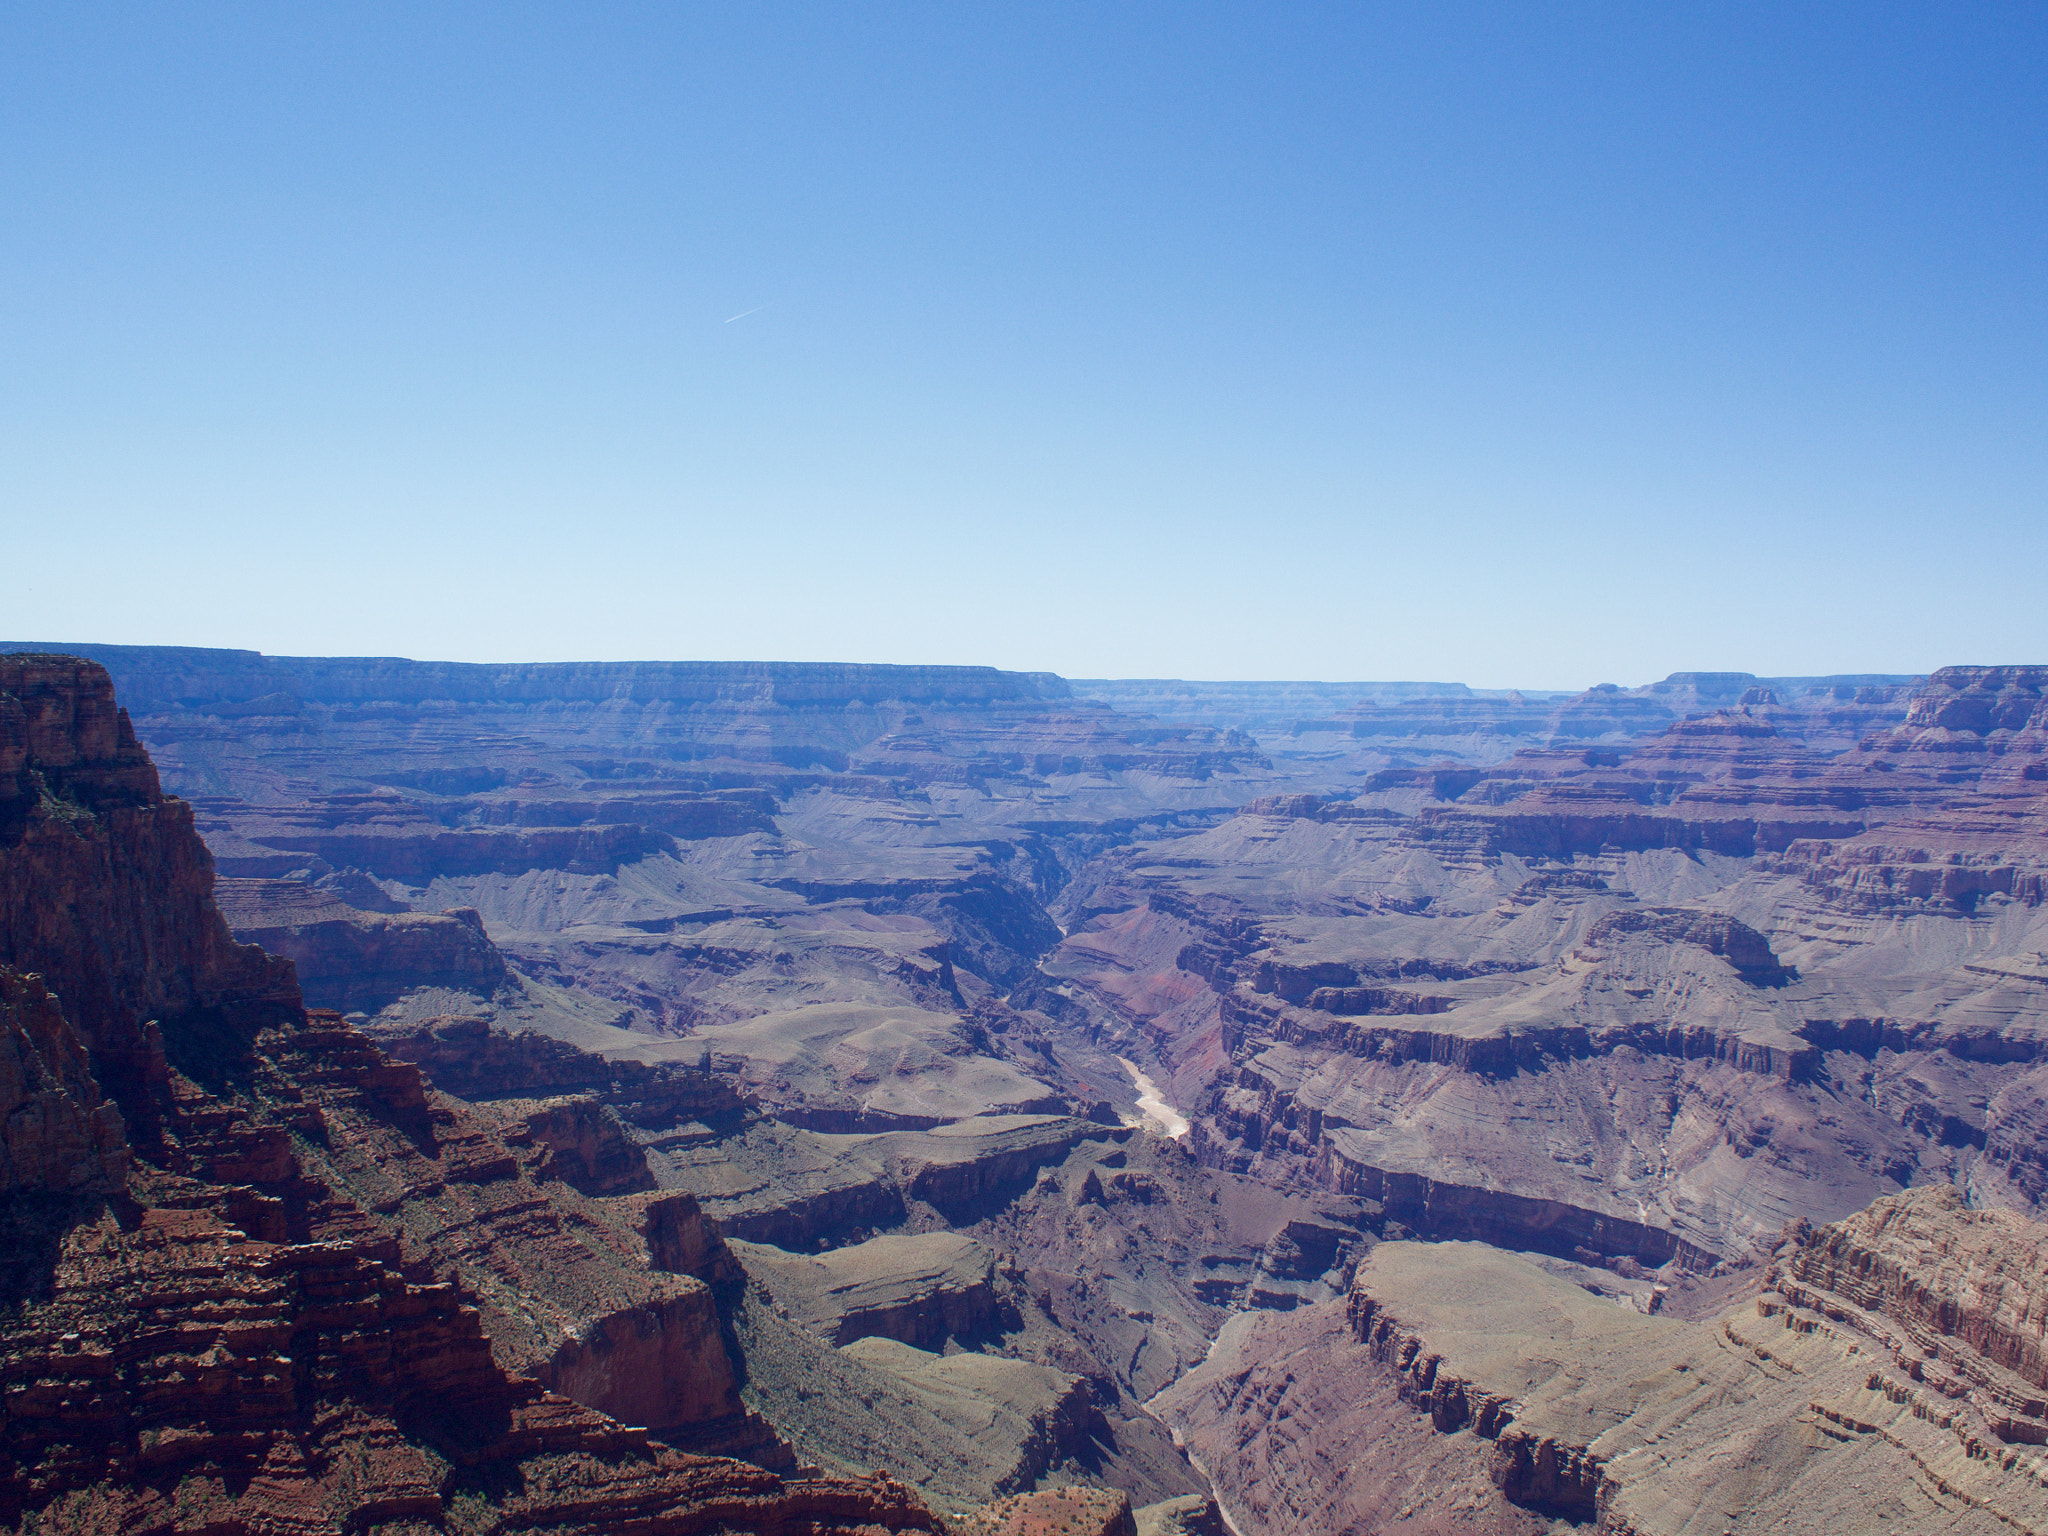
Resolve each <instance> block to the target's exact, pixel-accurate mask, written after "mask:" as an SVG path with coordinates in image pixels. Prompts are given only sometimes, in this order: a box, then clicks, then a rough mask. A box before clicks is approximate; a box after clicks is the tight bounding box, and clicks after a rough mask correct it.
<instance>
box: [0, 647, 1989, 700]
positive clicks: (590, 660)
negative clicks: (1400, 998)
mask: <svg viewBox="0 0 2048 1536" xmlns="http://www.w3.org/2000/svg"><path fill="white" fill-rule="evenodd" d="M114 649H162V650H201V651H206V650H214V651H232V652H239V653H242V654H246V655H256V656H263V657H265V658H266V659H271V660H277V661H334V660H356V661H404V662H414V663H418V664H421V665H426V666H437V665H451V666H485V667H489V666H506V667H511V666H563V667H577V666H669V665H676V666H693V665H700V664H701V665H715V666H891V667H919V666H925V667H986V666H992V665H993V663H989V662H974V661H924V662H918V661H909V662H898V661H874V660H871V659H869V658H864V657H858V656H783V657H775V656H581V657H577V656H568V657H564V656H531V657H504V656H494V657H484V658H471V657H452V656H399V655H395V654H392V653H389V652H371V651H358V652H329V653H325V654H319V655H315V654H312V653H305V652H285V651H262V650H259V649H257V648H256V647H254V646H147V645H143V646H137V645H131V644H130V643H129V642H125V641H104V640H0V655H5V654H7V653H9V652H13V651H48V652H53V653H56V654H79V655H84V656H86V657H87V658H88V659H90V658H91V655H92V653H93V652H94V651H98V650H114ZM1975 664H1976V663H1955V665H1975ZM998 670H1000V671H1005V672H1021V673H1027V674H1046V675H1051V676H1056V677H1058V678H1059V679H1060V680H1061V681H1062V682H1065V683H1068V684H1070V685H1072V686H1074V687H1076V688H1086V687H1090V686H1095V685H1122V686H1132V685H1138V684H1158V685H1161V686H1169V685H1171V686H1181V687H1189V688H1229V687H1250V686H1269V687H1305V688H1326V689H1333V690H1337V689H1347V688H1357V689H1368V690H1369V689H1416V690H1427V689H1439V688H1440V689H1457V688H1465V689H1470V690H1471V691H1473V692H1474V693H1480V694H1499V693H1511V692H1519V693H1524V694H1530V695H1536V696H1544V695H1559V696H1568V695H1573V694H1578V693H1583V692H1585V691H1586V690H1587V689H1590V688H1595V687H1598V686H1600V685H1601V684H1603V683H1606V684H1613V685H1615V686H1618V687H1621V688H1643V687H1648V686H1649V685H1651V684H1652V683H1660V682H1663V681H1665V680H1666V679H1667V678H1669V677H1670V676H1672V675H1673V673H1662V674H1659V675H1658V676H1656V677H1647V678H1640V679H1636V680H1633V681H1631V680H1628V679H1625V678H1600V679H1597V680H1596V681H1594V682H1588V683H1580V684H1578V685H1576V686H1570V687H1550V686H1542V685H1537V684H1533V683H1497V684H1496V683H1476V682H1472V681H1470V680H1468V679H1465V678H1448V677H1446V678H1399V677H1374V678H1341V677H1173V676H1158V677H1113V676H1110V675H1108V674H1106V673H1105V674H1099V675H1086V674H1081V673H1066V672H1059V671H1057V670H1056V669H1054V668H1050V667H1003V668H999V669H998ZM1927 670H1928V671H1932V670H1934V669H1933V668H1929V669H1927ZM1673 672H1674V673H1680V674H1683V673H1702V674H1712V673H1725V674H1741V675H1746V676H1753V677H1756V678H1758V679H1759V680H1766V681H1779V680H1787V679H1792V680H1800V681H1809V680H1813V681H1818V680H1821V679H1831V678H1833V679H1842V680H1846V681H1868V682H1891V683H1904V682H1906V681H1909V680H1911V679H1912V678H1916V677H1923V676H1925V675H1926V673H1925V672H1918V673H1888V672H1875V671H1870V670H1868V669H1866V670H1863V671H1857V672H1841V673H1806V672H1783V671H1778V672H1756V671H1754V669H1751V668H1735V667H1680V668H1675V669H1673Z"/></svg>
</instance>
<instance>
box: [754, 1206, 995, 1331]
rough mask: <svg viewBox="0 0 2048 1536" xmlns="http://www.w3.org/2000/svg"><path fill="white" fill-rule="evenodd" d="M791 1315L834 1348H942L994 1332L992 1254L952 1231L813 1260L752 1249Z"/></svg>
mask: <svg viewBox="0 0 2048 1536" xmlns="http://www.w3.org/2000/svg"><path fill="white" fill-rule="evenodd" d="M741 1261H742V1263H744V1264H745V1266H746V1268H747V1271H748V1273H749V1274H751V1275H753V1276H755V1277H756V1278H757V1279H761V1280H764V1281H765V1282H766V1283H767V1285H768V1287H769V1289H770V1290H772V1291H773V1292H774V1294H775V1297H776V1299H777V1300H778V1301H779V1302H781V1303H782V1304H783V1305H784V1306H785V1307H787V1308H788V1310H789V1313H790V1316H791V1317H793V1318H795V1319H796V1320H797V1321H799V1322H801V1323H803V1324H804V1325H805V1326H806V1327H808V1328H810V1329H812V1330H813V1331H814V1332H816V1333H818V1334H820V1335H821V1336H823V1337H825V1338H827V1339H830V1340H831V1341H832V1342H833V1343H834V1344H850V1343H852V1342H853V1341H854V1340H855V1339H867V1338H884V1339H894V1340H896V1341H897V1342H898V1343H901V1344H908V1345H910V1346H912V1347H913V1348H916V1349H924V1350H936V1349H939V1348H942V1347H943V1346H944V1345H945V1343H946V1342H947V1340H949V1339H959V1338H966V1339H973V1338H977V1337H980V1336H983V1335H987V1334H989V1333H991V1332H992V1331H993V1330H994V1326H995V1324H996V1322H997V1320H998V1317H999V1313H1000V1303H999V1301H998V1299H997V1296H996V1289H995V1261H994V1258H993V1256H992V1255H991V1254H990V1253H989V1252H988V1251H987V1250H986V1249H984V1248H983V1247H982V1246H981V1245H980V1244H979V1243H977V1242H975V1241H974V1240H973V1239H972V1238H967V1237H962V1236H960V1235H959V1234H957V1233H953V1232H928V1233H915V1234H913V1233H904V1234H898V1235H892V1236H887V1237H877V1238H871V1239H870V1240H868V1241H867V1242H864V1243H855V1244H852V1245H850V1246H848V1247H845V1248H834V1249H831V1250H830V1251H828V1252H826V1253H822V1254H819V1255H817V1256H816V1257H813V1258H806V1257H803V1256H801V1255H796V1254H789V1253H785V1252H782V1251H781V1250H778V1249H773V1248H766V1247H758V1246H755V1245H752V1244H749V1245H747V1246H746V1247H744V1248H743V1249H742V1250H741Z"/></svg>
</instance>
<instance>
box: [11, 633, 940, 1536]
mask: <svg viewBox="0 0 2048 1536" xmlns="http://www.w3.org/2000/svg"><path fill="white" fill-rule="evenodd" d="M0 790H5V791H7V792H8V793H7V796H6V801H5V808H6V814H5V816H4V818H0V820H4V823H5V828H4V832H0V1009H4V1012H5V1023H6V1024H7V1026H8V1029H9V1040H10V1046H9V1050H8V1052H7V1053H6V1054H5V1059H6V1060H7V1062H8V1065H9V1068H10V1075H9V1084H10V1091H11V1094H12V1098H11V1110H10V1114H9V1117H8V1120H7V1122H6V1130H7V1133H8V1134H7V1139H6V1147H5V1150H6V1152H7V1155H8V1159H9V1161H8V1168H9V1173H10V1178H11V1180H12V1187H11V1194H10V1198H9V1200H8V1202H7V1207H6V1209H7V1216H8V1221H9V1224H10V1227H11V1228H12V1230H11V1232H10V1237H11V1238H12V1239H13V1240H14V1241H13V1244H12V1247H13V1258H12V1262H11V1263H10V1266H9V1269H8V1283H9V1294H8V1300H9V1301H10V1302H11V1303H12V1307H11V1309H10V1310H9V1312H8V1314H7V1316H6V1318H5V1320H4V1322H0V1380H4V1382H5V1384H6V1386H5V1391H6V1407H7V1413H6V1418H5V1422H4V1426H0V1436H4V1441H5V1453H6V1454H5V1459H4V1462H0V1521H5V1522H6V1523H8V1524H9V1525H11V1526H14V1527H16V1528H23V1527H27V1528H34V1529H43V1530H49V1529H124V1530H125V1529H157V1528H163V1529H171V1528H177V1529H206V1530H209V1531H215V1532H221V1533H240V1532H249V1533H252V1536H253V1533H255V1532H258V1531H266V1532H267V1531H275V1530H279V1529H287V1528H288V1529H291V1530H295V1531H297V1530H303V1531H308V1532H313V1531H334V1532H340V1531H344V1530H359V1529H366V1528H370V1527H379V1526H381V1527H390V1526H394V1525H397V1526H404V1527H406V1528H410V1529H474V1528H478V1527H479V1526H480V1525H491V1524H494V1523H495V1524H501V1525H503V1526H505V1527H508V1528H517V1529H528V1530H567V1529H575V1530H618V1531H621V1532H623V1531H626V1530H647V1531H671V1532H677V1533H681V1532H696V1531H705V1532H708V1531H711V1530H714V1529H720V1528H725V1527H729V1526H731V1525H733V1524H735V1523H739V1524H744V1525H746V1526H747V1527H748V1528H750V1529H760V1530H775V1531H784V1532H790V1533H792V1536H793V1533H795V1532H799V1531H802V1532H824V1531H847V1532H852V1531H854V1530H856V1529H858V1530H862V1531H867V1530H872V1529H874V1528H877V1527H880V1528H882V1529H887V1530H934V1529H936V1528H937V1525H936V1521H935V1519H934V1518H933V1517H932V1516H931V1515H930V1514H929V1513H928V1512H927V1511H926V1510H925V1509H924V1508H923V1506H922V1505H921V1504H919V1502H918V1501H917V1500H916V1499H915V1498H914V1497H912V1496H911V1495H910V1494H909V1493H908V1492H907V1491H906V1490H904V1489H903V1488H902V1487H900V1486H899V1485H896V1484H893V1483H891V1482H889V1481H888V1480H887V1479H886V1478H880V1477H875V1478H868V1479H856V1480H845V1479H821V1478H804V1477H784V1476H781V1475H778V1474H776V1473H773V1472H769V1471H766V1470H763V1469H761V1468H758V1467H752V1466H747V1465H745V1464H742V1463H738V1462H732V1461H722V1460H716V1459H705V1458H700V1457H693V1456H689V1455H685V1454H682V1453H680V1452H677V1451H675V1450H672V1449H669V1448H668V1447H667V1446H665V1445H663V1444H662V1443H660V1442H659V1441H656V1440H651V1439H650V1438H649V1436H648V1432H647V1430H646V1429H645V1428H629V1427H626V1426H624V1425H622V1424H621V1423H620V1422H619V1421H618V1420H617V1419H616V1418H614V1417H608V1416H607V1415H606V1414H604V1413H602V1412H598V1411H594V1410H593V1409H591V1408H589V1407H585V1406H582V1405H581V1404H579V1403H577V1402H574V1401H572V1400H571V1399H570V1398H568V1397H566V1396H562V1395H558V1394H557V1393H555V1392H552V1391H550V1390H548V1389H547V1388H546V1387H544V1386H543V1385H542V1384H541V1382H540V1381H539V1380H536V1379H535V1375H539V1376H543V1377H546V1376H549V1375H552V1376H553V1377H554V1378H555V1379H557V1380H559V1381H560V1382H561V1384H562V1385H564V1386H566V1387H568V1388H569V1389H571V1390H575V1391H582V1392H584V1393H585V1395H586V1396H588V1397H591V1398H593V1399H595V1400H597V1401H599V1402H610V1403H612V1404H614V1405H615V1406H617V1407H618V1408H620V1409H624V1410H631V1411H634V1412H636V1413H637V1412H640V1411H642V1410H643V1409H644V1410H647V1417H649V1418H661V1417H666V1418H667V1419H668V1420H669V1421H670V1422H672V1423H674V1424H676V1425H677V1426H678V1427H680V1428H684V1429H687V1428H688V1427H689V1426H690V1425H692V1424H703V1425H706V1426H707V1427H708V1426H710V1425H712V1424H713V1423H715V1422H722V1421H729V1420H730V1419H732V1418H734V1417H737V1416H739V1415H738V1413H737V1410H738V1404H737V1400H736V1396H735V1383H734V1380H733V1377H732V1372H731V1367H730V1363H729V1361H728V1360H727V1359H726V1356H725V1353H724V1348H723V1344H722V1342H721V1340H720V1338H719V1330H718V1325H717V1319H716V1315H715V1311H714V1310H713V1309H712V1307H711V1306H710V1300H709V1291H708V1288H707V1285H706V1282H705V1281H704V1280H703V1279H700V1278H698V1277H696V1276H691V1275H680V1274H663V1273H660V1272H657V1271H654V1270H652V1269H650V1268H648V1266H647V1262H646V1258H647V1255H646V1252H645V1249H644V1248H640V1249H638V1251H637V1252H636V1251H635V1249H636V1244H637V1243H639V1242H640V1241H641V1240H640V1239H639V1238H637V1237H636V1236H635V1235H634V1233H633V1228H632V1224H631V1222H630V1221H629V1220H615V1219H606V1218H605V1213H604V1212H603V1211H602V1210H600V1209H599V1208H597V1207H595V1206H584V1207H578V1206H577V1205H576V1204H575V1202H576V1201H577V1200H579V1199H582V1198H583V1197H580V1196H577V1195H576V1194H574V1192H573V1191H569V1190H566V1189H561V1188H560V1186H555V1188H557V1189H559V1190H560V1192H559V1193H552V1194H551V1193H546V1192H544V1191H543V1190H542V1189H541V1188H540V1187H539V1186H536V1185H535V1184H534V1183H533V1182H532V1179H531V1177H530V1173H529V1167H528V1161H529V1159H538V1158H541V1157H544V1156H546V1155H547V1154H548V1152H549V1149H546V1148H543V1147H538V1146H532V1145H531V1144H530V1143H529V1147H530V1148H531V1150H528V1148H522V1146H521V1145H520V1143H519V1142H518V1140H517V1139H516V1138H515V1139H513V1140H507V1139H506V1138H505V1137H503V1136H500V1135H497V1134H494V1132H493V1129H492V1128H491V1127H490V1126H489V1125H488V1124H486V1123H484V1122H480V1121H479V1120H478V1119H477V1118H476V1117H475V1116H474V1115H472V1114H471V1113H470V1112H469V1111H468V1110H466V1109H465V1108H464V1107H462V1106H460V1105H459V1104H456V1103H455V1102H453V1101H449V1100H446V1099H442V1098H440V1097H438V1096H437V1095H434V1094H432V1093H431V1092H430V1091H429V1090H427V1089H426V1088H425V1086H424V1085H423V1084H422V1082H421V1080H420V1077H419V1074H418V1071H417V1069H416V1068H414V1067H411V1066H409V1065H405V1064H402V1063H394V1062H392V1061H390V1060H389V1059H388V1058H386V1057H384V1056H383V1055H382V1054H381V1053H380V1052H379V1051H378V1050H377V1049H376V1048H375V1046H374V1045H373V1044H372V1043H371V1042H370V1041H369V1040H367V1039H366V1038H365V1037H363V1036H361V1035H360V1034H358V1033H356V1032H355V1031H353V1030H352V1029H350V1028H349V1027H348V1026H347V1025H346V1024H345V1023H344V1022H343V1021H342V1020H341V1019H340V1018H339V1017H337V1016H335V1015H333V1014H322V1013H319V1012H312V1013H309V1012H308V1011H306V1010H305V1009H304V1008H303V1006H302V1005H301V1003H300V1000H299V996H298V991H297V988H296V985H295V984H294V982H293V978H292V971H291V966H290V964H289V962H285V961H280V960H275V959H272V958H270V957H268V956H266V955H264V954H263V953H262V952H261V951H260V950H257V949H254V948H253V947H248V948H245V947H241V946H237V945H236V944H234V942H233V941H232V940H231V939H230V937H229V935H228V930H227V927H226V925H225V924H224V923H223V922H222V920H221V918H220V916H219V914H218V913H217V912H216V911H215V910H214V908H213V905H212V902H211V899H210V894H211V883H212V868H211V864H210V861H209V859H208V857H207V854H206V851H205V849H204V847H203V846H202V845H201V844H200V842H199V840H198V837H197V835H196V833H195V832H194V830H193V827H192V821H191V816H190V812H189V810H188V808H187V807H185V806H184V805H183V804H182V803H180V802H177V801H174V800H170V799H166V798H165V797H163V796H162V795H161V794H160V793H159V792H158V791H157V788H156V782H155V777H154V774H153V771H152V770H151V768H150V765H149V761H148V759H147V757H146V756H145V755H144V754H143V753H142V751H141V750H140V748H139V746H138V745H137V744H136V742H135V738H134V736H133V733H132V732H131V731H130V730H129V729H128V726H127V721H126V717H125V715H123V714H122V713H121V712H120V711H119V710H117V709H116V708H115V707H114V704H113V695H112V689H111V685H110V683H109V680H108V678H107V676H106V674H105V673H104V671H102V670H101V669H100V668H98V667H97V666H93V665H91V664H88V663H83V662H79V661H76V660H70V659H65V658H48V657H28V658H21V657H11V658H6V659H5V660H4V661H0ZM96 1090H97V1091H96ZM124 1143H125V1145H124ZM629 1198H630V1197H629ZM542 1277H544V1278H545V1282H546V1283H545V1284H542V1283H538V1281H539V1279H540V1278H542ZM537 1305H538V1306H543V1307H545V1308H547V1311H546V1312H545V1313H544V1314H541V1315H536V1314H534V1313H533V1308H535V1307H536V1306H537ZM565 1324H569V1325H571V1326H566V1327H565V1326H564V1325H565ZM621 1327H627V1328H631V1329H637V1330H638V1331H639V1334H640V1337H641V1338H642V1340H643V1341H644V1340H645V1338H646V1337H647V1336H648V1334H649V1332H650V1331H651V1332H652V1333H653V1334H654V1335H657V1336H659V1338H660V1340H661V1346H660V1349H659V1350H658V1351H657V1353H658V1355H659V1357H660V1359H659V1364H660V1366H661V1369H660V1370H658V1371H656V1372H653V1373H652V1374H651V1375H650V1374H649V1373H648V1372H647V1370H646V1368H645V1366H644V1365H637V1364H636V1367H635V1371H636V1372H637V1373H638V1374H637V1375H632V1376H630V1377H629V1378H628V1379H624V1380H622V1379H621V1378H620V1377H619V1376H618V1374H617V1373H616V1372H615V1371H612V1372H608V1371H606V1370H603V1369H599V1368H597V1367H596V1365H595V1364H594V1362H596V1361H597V1360H598V1357H599V1356H601V1355H602V1354H603V1353H604V1346H605V1343H606V1340H607V1339H608V1338H611V1337H614V1336H615V1335H616V1334H617V1332H618V1330H619V1329H620V1328H621ZM565 1335H567V1336H568V1337H570V1338H571V1339H573V1340H574V1341H575V1343H576V1348H575V1349H573V1350H570V1349H565V1348H564V1346H562V1345H561V1343H560V1342H559V1341H561V1340H562V1339H563V1338H564V1336H565ZM508 1366H509V1367H510V1368H509V1369H508ZM522 1366H524V1367H526V1369H527V1370H530V1371H532V1372H533V1373H534V1374H525V1373H524V1372H523V1371H522V1370H521V1367H522ZM649 1382H653V1383H656V1384H658V1385H659V1388H660V1391H659V1393H657V1394H656V1395H655V1396H652V1397H650V1396H649V1395H648V1392H647V1387H646V1385H645V1384H646V1383H649ZM677 1394H681V1396H680V1397H678V1396H677Z"/></svg>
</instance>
